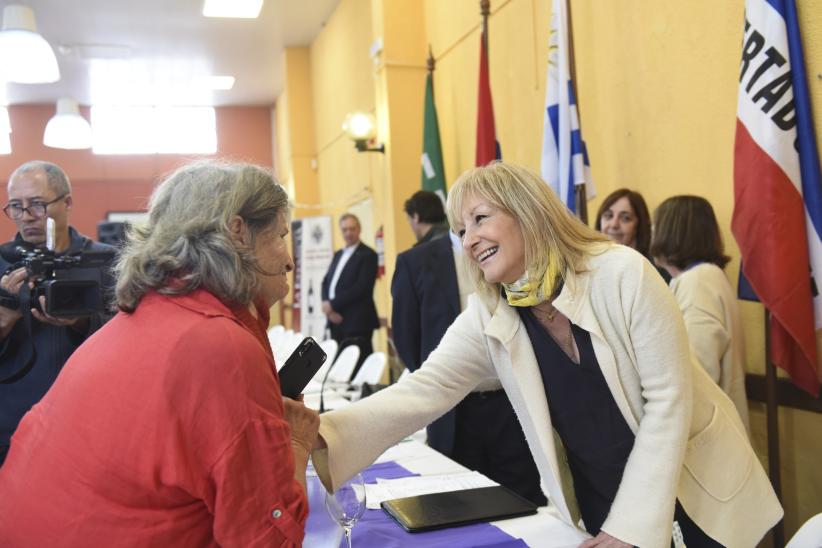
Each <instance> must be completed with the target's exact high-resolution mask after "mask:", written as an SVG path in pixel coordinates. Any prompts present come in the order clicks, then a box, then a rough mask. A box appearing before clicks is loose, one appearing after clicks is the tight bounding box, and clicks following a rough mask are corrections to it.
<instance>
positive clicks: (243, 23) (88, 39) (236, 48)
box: [0, 0, 339, 106]
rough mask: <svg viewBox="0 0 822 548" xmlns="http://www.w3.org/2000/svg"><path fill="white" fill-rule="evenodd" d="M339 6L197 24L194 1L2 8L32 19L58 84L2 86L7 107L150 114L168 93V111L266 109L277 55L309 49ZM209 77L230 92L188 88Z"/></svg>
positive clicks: (319, 3) (301, 5) (281, 8)
mask: <svg viewBox="0 0 822 548" xmlns="http://www.w3.org/2000/svg"><path fill="white" fill-rule="evenodd" d="M338 2H339V0H265V3H264V5H263V9H262V12H261V13H260V17H259V18H258V19H214V18H207V17H203V15H202V7H203V0H2V2H0V7H5V6H6V5H9V4H24V5H27V6H29V7H30V8H32V9H33V10H34V14H35V17H36V19H37V28H38V31H39V32H40V34H41V35H42V36H43V37H44V38H45V39H46V40H48V42H49V43H50V44H51V45H52V48H54V50H55V52H56V54H57V63H58V65H59V66H60V75H61V78H60V81H58V82H56V83H54V84H5V96H6V100H7V102H8V104H9V105H15V104H26V103H52V102H55V101H56V100H57V99H59V98H61V97H70V98H72V99H75V100H77V101H79V102H80V103H81V104H84V105H90V104H101V103H135V102H138V103H139V102H142V103H147V104H156V103H158V102H162V99H157V98H156V96H157V95H158V94H159V93H160V91H158V90H168V89H174V90H176V99H174V100H172V102H173V103H175V104H199V105H211V106H224V105H271V104H273V103H274V99H275V98H276V96H277V95H278V94H279V92H280V91H281V90H282V88H283V48H285V47H287V46H307V45H309V44H310V43H311V41H312V40H313V39H314V38H315V37H316V35H317V34H318V33H319V31H320V30H321V28H322V26H323V25H324V24H325V22H326V21H327V19H328V18H329V17H330V16H331V14H332V13H333V11H334V8H335V7H336V5H337V3H338ZM61 46H66V47H61ZM87 46H94V47H87ZM99 46H104V47H99ZM88 51H90V52H91V57H92V58H88V53H85V52H88ZM101 57H113V58H109V59H105V58H101ZM208 75H232V76H234V77H235V78H236V81H235V83H234V88H233V89H231V90H230V91H214V92H206V93H203V92H201V91H195V90H194V89H193V88H192V87H191V86H192V84H193V83H195V82H198V81H199V78H200V77H204V76H208ZM2 87H3V84H2V83H0V99H2V93H3V89H2ZM182 90H185V91H182Z"/></svg>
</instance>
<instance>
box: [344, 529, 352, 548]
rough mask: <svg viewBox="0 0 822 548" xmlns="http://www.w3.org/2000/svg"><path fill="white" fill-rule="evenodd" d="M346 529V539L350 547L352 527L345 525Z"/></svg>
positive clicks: (349, 547)
mask: <svg viewBox="0 0 822 548" xmlns="http://www.w3.org/2000/svg"><path fill="white" fill-rule="evenodd" d="M343 530H344V531H345V540H347V541H348V548H351V527H343Z"/></svg>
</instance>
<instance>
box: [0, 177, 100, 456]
mask: <svg viewBox="0 0 822 548" xmlns="http://www.w3.org/2000/svg"><path fill="white" fill-rule="evenodd" d="M7 191H8V203H7V204H6V206H5V207H4V208H3V212H4V213H5V214H6V216H8V217H9V218H10V219H11V220H12V221H14V223H15V224H16V225H17V229H18V232H17V235H16V236H15V237H14V239H13V240H12V241H11V242H8V243H6V244H3V245H2V246H0V274H2V277H0V465H2V463H3V461H4V460H5V457H6V453H7V452H8V448H9V444H10V440H11V436H12V434H13V433H14V430H15V429H16V428H17V424H18V423H19V422H20V419H21V418H22V417H23V415H25V414H26V412H28V410H29V409H31V407H32V406H33V405H34V404H36V403H37V402H38V401H39V400H40V398H42V397H43V395H45V393H46V392H47V391H48V389H49V388H50V387H51V385H52V383H53V382H54V380H55V379H56V378H57V374H58V373H59V372H60V369H61V368H62V367H63V364H64V363H65V362H66V360H68V358H69V356H70V355H71V354H72V352H74V350H75V349H76V348H77V347H78V346H80V344H82V343H83V341H85V340H86V338H88V336H89V335H91V333H93V332H94V331H95V330H96V329H97V328H99V327H100V326H101V325H102V324H103V323H104V322H105V320H107V319H108V318H109V317H110V316H109V314H108V313H107V312H106V311H105V310H103V308H104V307H105V305H106V304H107V303H106V301H107V299H106V298H104V297H103V294H104V289H105V290H110V288H111V286H112V285H113V283H112V277H111V273H110V267H111V262H112V259H113V257H114V251H115V250H114V248H113V247H111V246H107V245H104V244H99V243H96V242H93V241H92V240H90V239H89V238H86V237H85V236H83V235H81V234H79V233H78V232H77V231H76V230H74V228H72V227H70V226H69V224H68V218H69V212H70V211H71V206H72V198H71V185H70V183H69V180H68V177H67V176H66V174H65V173H64V172H63V170H62V169H60V167H58V166H56V165H54V164H51V163H48V162H42V161H32V162H27V163H25V164H23V165H21V166H20V167H18V168H17V169H16V170H15V171H14V173H12V175H11V177H10V178H9V184H8V188H7ZM49 232H52V234H48V233H49ZM89 256H94V257H96V258H97V263H96V265H95V266H94V267H92V268H88V264H86V263H87V262H88V261H85V262H83V260H82V258H83V257H89ZM75 267H76V268H75ZM58 270H59V272H61V273H64V272H68V271H70V270H74V272H73V276H71V277H73V278H75V279H76V278H78V276H77V274H80V275H79V278H84V277H85V278H87V279H81V280H80V281H79V282H77V281H73V282H68V284H69V285H62V286H52V287H50V288H49V289H53V291H49V292H45V291H43V288H44V287H45V286H48V285H49V284H50V283H51V282H50V281H49V280H51V279H52V278H58V279H61V278H65V277H66V275H65V274H57V275H55V272H58ZM44 278H48V279H44ZM58 283H63V284H65V282H63V281H62V280H61V282H58ZM70 284H74V285H70ZM75 288H76V291H78V292H80V293H83V292H85V293H88V292H89V290H91V291H92V294H91V296H92V298H95V297H96V299H97V300H96V301H95V303H94V304H93V305H88V303H87V302H85V301H83V302H82V306H86V307H88V306H92V308H94V309H95V310H91V309H89V310H83V311H82V312H78V313H77V315H70V314H72V310H75V309H76V308H75V309H73V308H71V306H74V307H77V306H78V305H77V303H76V299H75V298H74V297H75V296H74V295H72V293H73V292H75ZM58 289H60V291H59V292H58ZM105 292H106V293H107V292H108V291H105ZM41 293H45V294H43V295H41ZM47 296H48V299H49V301H48V302H47ZM82 297H83V298H85V295H82ZM52 300H53V301H54V302H52ZM76 310H78V311H79V310H80V309H76ZM67 313H68V314H67Z"/></svg>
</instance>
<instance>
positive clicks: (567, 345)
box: [531, 308, 577, 363]
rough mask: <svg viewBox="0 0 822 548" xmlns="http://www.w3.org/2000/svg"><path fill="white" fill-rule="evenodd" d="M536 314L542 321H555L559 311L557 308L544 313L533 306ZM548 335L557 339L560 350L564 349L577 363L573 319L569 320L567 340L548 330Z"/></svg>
mask: <svg viewBox="0 0 822 548" xmlns="http://www.w3.org/2000/svg"><path fill="white" fill-rule="evenodd" d="M531 310H532V311H533V312H534V314H535V315H536V316H537V319H538V320H540V321H548V322H549V323H553V321H554V318H556V315H557V312H559V311H558V310H557V309H556V308H554V309H553V310H551V312H548V313H544V312H542V311H541V310H537V309H536V308H531ZM548 335H549V336H550V337H551V338H552V339H554V341H556V343H557V346H559V348H560V350H562V351H563V352H564V353H565V355H566V356H568V357H569V358H570V359H571V361H572V362H574V363H577V362H575V361H574V358H575V357H576V356H575V354H574V331H573V327H572V326H571V320H568V331H567V336H566V337H565V340H559V337H555V336H554V335H553V333H551V332H550V331H548Z"/></svg>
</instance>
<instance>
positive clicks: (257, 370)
mask: <svg viewBox="0 0 822 548" xmlns="http://www.w3.org/2000/svg"><path fill="white" fill-rule="evenodd" d="M266 316H267V311H265V313H264V314H263V317H262V318H261V319H260V321H256V320H254V319H253V317H252V316H251V314H250V313H249V312H248V311H247V310H231V309H229V308H228V307H227V306H225V305H224V304H223V303H221V302H220V301H219V300H218V299H217V298H215V297H214V296H213V295H211V294H210V293H207V292H206V291H203V290H199V291H195V292H194V293H192V294H190V295H186V296H177V297H167V296H163V295H159V294H157V293H150V294H148V295H146V296H145V297H144V298H143V300H142V301H141V303H140V305H139V306H138V308H137V310H136V311H135V312H134V313H133V314H124V313H120V314H118V315H117V316H116V317H115V318H114V319H113V320H111V321H110V322H109V323H108V324H106V325H105V326H104V327H103V328H102V329H101V330H100V331H98V332H97V333H96V334H95V335H94V336H92V337H91V338H89V340H88V341H87V342H86V343H85V344H83V345H82V346H81V347H80V348H79V349H78V350H77V351H76V352H75V353H74V355H73V356H72V357H71V359H69V361H68V362H67V363H66V366H65V367H64V369H63V371H62V372H61V373H60V376H59V377H58V379H57V382H56V383H55V384H54V386H53V387H52V388H51V390H50V391H49V392H48V394H46V396H45V398H43V399H42V401H41V402H40V403H39V404H37V405H36V406H35V407H34V408H33V409H32V410H31V411H30V412H29V413H28V414H27V415H26V416H25V417H24V418H23V421H22V422H21V424H20V426H19V428H18V429H17V431H16V432H15V434H14V436H13V438H12V444H11V450H10V452H9V455H8V459H7V460H6V463H5V465H4V466H3V467H2V468H0V544H2V545H3V546H8V547H17V546H107V547H117V546H174V547H189V546H190V547H198V548H199V547H202V546H217V545H222V546H242V547H248V546H267V547H268V546H292V545H300V543H301V542H302V539H303V530H304V526H305V521H306V518H307V515H308V503H307V500H306V497H305V492H304V491H303V489H302V487H301V486H300V484H299V483H297V482H296V481H295V480H294V459H293V454H292V452H291V443H290V431H289V426H288V423H287V422H286V421H285V419H284V417H283V403H282V400H281V398H280V396H279V394H280V386H279V379H278V378H277V374H276V370H275V368H274V360H273V358H272V355H271V349H270V347H269V346H268V341H267V339H266V336H265V327H264V322H265V320H266V319H267V318H266Z"/></svg>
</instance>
